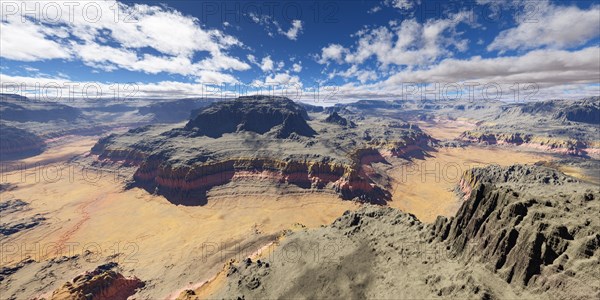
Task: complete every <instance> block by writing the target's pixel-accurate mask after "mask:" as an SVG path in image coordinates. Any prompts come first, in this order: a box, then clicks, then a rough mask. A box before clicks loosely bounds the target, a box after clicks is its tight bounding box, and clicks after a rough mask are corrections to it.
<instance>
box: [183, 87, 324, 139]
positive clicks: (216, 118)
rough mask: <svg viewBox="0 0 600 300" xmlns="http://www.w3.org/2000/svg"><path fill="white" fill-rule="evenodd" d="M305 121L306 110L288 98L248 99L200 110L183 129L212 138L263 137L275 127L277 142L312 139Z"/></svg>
mask: <svg viewBox="0 0 600 300" xmlns="http://www.w3.org/2000/svg"><path fill="white" fill-rule="evenodd" d="M307 118H308V115H307V113H306V110H305V109H304V108H303V107H302V106H300V105H298V104H296V103H294V102H293V101H292V100H289V99H287V98H275V97H260V96H253V97H250V96H248V97H239V98H238V99H236V100H233V101H223V102H218V103H216V104H213V105H211V106H209V107H207V108H205V109H202V110H200V111H199V112H198V113H197V115H196V116H194V117H193V118H192V120H190V121H189V122H188V123H187V124H186V126H185V128H184V129H185V130H188V131H193V132H194V133H196V134H198V135H205V136H209V137H213V138H218V137H220V136H222V135H223V134H225V133H233V132H239V131H251V132H255V133H258V134H264V133H266V132H268V131H270V130H271V129H273V128H275V127H277V128H276V131H277V133H276V136H277V137H279V138H287V137H289V136H290V135H291V134H297V135H300V136H313V135H315V133H316V132H315V131H314V130H313V129H312V128H311V127H310V126H309V125H308V124H307V123H306V119H307Z"/></svg>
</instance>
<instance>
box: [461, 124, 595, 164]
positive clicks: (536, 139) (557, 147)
mask: <svg viewBox="0 0 600 300" xmlns="http://www.w3.org/2000/svg"><path fill="white" fill-rule="evenodd" d="M460 139H461V140H463V141H467V142H472V143H482V144H487V145H497V144H499V145H502V144H506V145H514V146H523V147H527V148H532V149H538V150H544V151H549V152H555V153H559V154H567V155H577V156H593V157H597V156H599V155H600V143H599V142H598V141H594V140H581V139H577V138H560V137H551V136H536V135H533V134H525V133H519V132H516V133H501V132H491V131H486V130H482V131H478V130H473V131H465V132H463V133H462V134H461V136H460Z"/></svg>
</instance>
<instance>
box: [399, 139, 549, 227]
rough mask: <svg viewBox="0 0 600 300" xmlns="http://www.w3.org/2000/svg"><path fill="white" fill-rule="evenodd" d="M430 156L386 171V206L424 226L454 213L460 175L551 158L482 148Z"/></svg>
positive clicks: (458, 205)
mask: <svg viewBox="0 0 600 300" xmlns="http://www.w3.org/2000/svg"><path fill="white" fill-rule="evenodd" d="M430 155H431V156H432V157H428V158H426V159H424V160H414V161H413V162H412V163H408V164H406V163H405V164H399V166H395V167H394V168H393V169H391V170H390V176H391V177H392V178H394V183H393V191H392V201H390V202H388V205H389V206H391V207H394V208H398V209H400V210H403V211H406V212H410V213H412V214H414V215H415V216H417V218H419V220H421V221H423V222H426V223H428V222H433V221H435V218H436V217H437V216H440V215H441V216H447V217H450V216H453V215H454V214H455V213H456V211H457V210H458V208H459V207H460V205H461V204H462V200H461V199H459V198H458V197H457V196H456V193H455V192H454V188H455V187H456V185H457V184H458V182H459V181H460V177H461V175H462V172H464V171H466V170H468V169H470V168H473V167H481V166H485V165H489V164H498V165H502V166H507V165H512V164H515V163H521V164H532V163H535V162H538V161H541V160H549V159H551V157H550V156H549V155H543V154H538V153H531V152H519V151H516V150H512V149H508V148H495V147H483V146H481V147H480V146H469V147H465V148H441V149H438V150H437V152H431V153H430Z"/></svg>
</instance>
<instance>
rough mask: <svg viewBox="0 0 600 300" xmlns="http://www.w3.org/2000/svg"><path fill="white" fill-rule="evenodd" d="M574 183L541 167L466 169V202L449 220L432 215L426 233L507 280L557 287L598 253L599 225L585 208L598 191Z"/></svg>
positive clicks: (593, 206) (592, 203)
mask: <svg viewBox="0 0 600 300" xmlns="http://www.w3.org/2000/svg"><path fill="white" fill-rule="evenodd" d="M582 187H585V186H582V185H580V184H579V183H578V182H577V181H576V180H575V179H573V178H570V177H567V176H565V175H564V174H562V173H559V172H557V171H555V170H552V169H548V168H544V167H533V166H521V165H516V166H512V167H508V168H500V167H498V166H491V167H487V168H483V169H473V170H469V171H467V172H466V173H465V176H464V179H463V181H462V182H461V189H462V191H463V192H464V193H465V197H466V198H467V200H466V202H465V203H464V204H463V205H462V206H461V208H460V210H459V211H458V213H457V214H456V216H455V217H454V218H451V219H450V220H446V218H441V217H440V218H438V220H437V222H436V224H435V225H434V226H433V231H434V235H435V236H436V237H437V239H439V240H443V241H446V242H447V243H449V245H450V247H451V248H452V251H453V252H454V253H455V254H456V255H461V256H462V257H467V258H468V259H472V260H476V261H481V262H483V263H485V264H487V265H488V266H489V267H490V269H492V270H493V271H494V272H495V273H498V274H499V275H500V277H502V278H503V279H504V280H506V281H507V282H508V283H511V284H516V285H518V286H531V287H533V288H539V289H541V290H547V289H550V288H560V285H561V284H563V285H569V284H572V283H573V282H571V281H572V280H574V279H571V277H572V276H571V275H569V274H571V273H577V272H578V271H579V268H582V267H583V266H584V265H587V264H588V263H589V258H590V257H598V256H599V255H600V253H599V252H600V251H598V244H600V234H598V230H600V224H599V223H598V222H597V218H596V220H594V221H592V215H591V213H590V211H597V209H598V207H599V206H598V201H597V197H598V196H599V194H598V191H597V190H596V191H592V190H591V189H583V188H582ZM587 187H589V185H588V186H587ZM562 191H564V193H563V192H562ZM533 195H535V196H533ZM594 199H596V200H594ZM590 267H591V266H590ZM559 282H562V283H559ZM568 282H569V283H568Z"/></svg>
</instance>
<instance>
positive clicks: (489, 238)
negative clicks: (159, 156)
mask: <svg viewBox="0 0 600 300" xmlns="http://www.w3.org/2000/svg"><path fill="white" fill-rule="evenodd" d="M458 191H459V193H460V195H461V196H463V197H465V202H464V203H463V205H462V207H461V208H460V211H459V212H458V213H457V214H456V216H455V217H453V218H449V219H447V218H444V217H440V218H438V220H437V221H436V222H435V223H434V224H431V225H427V224H423V223H421V222H420V221H419V220H418V219H416V218H415V217H414V216H412V215H410V214H407V213H404V212H401V211H398V210H394V209H392V208H385V207H377V206H371V205H365V206H363V207H362V208H361V209H360V210H358V211H356V212H347V213H345V214H344V215H343V216H342V217H340V218H339V219H337V220H336V221H335V222H334V223H333V224H331V225H329V226H326V227H322V228H320V229H315V230H304V231H300V232H294V233H292V234H290V235H289V236H288V237H286V238H285V239H284V240H283V241H282V242H281V244H280V245H279V246H278V247H277V248H276V249H275V250H274V251H273V252H272V253H270V254H269V255H268V256H267V257H264V258H262V259H261V261H260V262H254V261H248V260H247V261H243V262H240V263H238V264H232V265H231V266H230V271H229V272H228V274H227V281H226V283H225V284H224V285H223V287H222V288H221V289H220V290H219V291H218V292H217V293H216V294H215V295H213V296H215V297H217V298H221V297H224V298H236V297H243V298H246V299H251V298H298V297H300V298H328V297H333V298H365V297H366V298H388V299H390V298H395V299H397V298H403V299H409V298H436V297H440V296H441V297H449V298H479V299H494V298H500V299H502V298H511V299H514V298H554V299H596V298H597V297H598V296H599V295H600V281H599V280H598V279H599V278H600V262H599V258H600V251H599V250H598V249H599V248H600V234H599V233H598V232H600V223H599V220H598V218H597V216H598V212H599V210H600V201H599V200H598V197H600V191H598V188H597V186H594V185H590V184H588V183H582V182H578V181H577V180H575V179H573V178H571V177H568V176H565V175H564V174H562V173H560V172H557V171H555V170H552V169H549V168H545V167H540V166H523V165H515V166H511V167H506V168H501V167H498V166H489V167H485V168H479V169H472V170H469V171H467V172H466V173H465V175H464V177H463V181H462V182H461V185H460V187H459V190H458Z"/></svg>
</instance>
